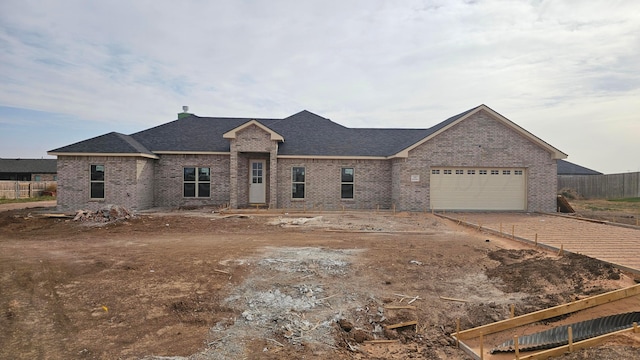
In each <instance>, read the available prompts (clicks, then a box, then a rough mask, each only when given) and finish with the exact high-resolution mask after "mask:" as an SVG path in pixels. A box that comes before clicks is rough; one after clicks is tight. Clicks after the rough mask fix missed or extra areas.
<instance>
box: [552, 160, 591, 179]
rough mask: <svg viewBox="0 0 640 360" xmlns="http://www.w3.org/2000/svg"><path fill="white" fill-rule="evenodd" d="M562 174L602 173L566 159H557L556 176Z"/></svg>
mask: <svg viewBox="0 0 640 360" xmlns="http://www.w3.org/2000/svg"><path fill="white" fill-rule="evenodd" d="M564 175H602V173H601V172H599V171H595V170H591V169H589V168H586V167H584V166H580V165H578V164H574V163H572V162H568V161H567V160H558V176H564Z"/></svg>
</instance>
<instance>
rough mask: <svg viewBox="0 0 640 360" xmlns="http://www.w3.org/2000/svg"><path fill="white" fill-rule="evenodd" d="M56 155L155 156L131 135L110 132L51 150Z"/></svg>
mask: <svg viewBox="0 0 640 360" xmlns="http://www.w3.org/2000/svg"><path fill="white" fill-rule="evenodd" d="M51 152H54V153H94V154H147V155H153V153H152V152H151V151H149V150H148V149H147V148H146V147H145V146H143V145H142V144H140V143H139V142H138V141H137V140H136V139H134V138H133V137H131V136H129V135H125V134H121V133H117V132H110V133H108V134H104V135H100V136H97V137H94V138H91V139H87V140H83V141H80V142H77V143H75V144H71V145H67V146H63V147H61V148H58V149H55V150H51Z"/></svg>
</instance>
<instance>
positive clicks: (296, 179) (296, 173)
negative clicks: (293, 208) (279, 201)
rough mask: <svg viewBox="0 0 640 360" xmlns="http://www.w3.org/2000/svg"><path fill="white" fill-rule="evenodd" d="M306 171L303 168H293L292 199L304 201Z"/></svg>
mask: <svg viewBox="0 0 640 360" xmlns="http://www.w3.org/2000/svg"><path fill="white" fill-rule="evenodd" d="M304 182H305V171H304V168H303V167H293V168H292V169H291V197H292V198H294V199H304Z"/></svg>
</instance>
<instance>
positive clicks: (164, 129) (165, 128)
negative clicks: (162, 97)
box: [131, 115, 278, 152]
mask: <svg viewBox="0 0 640 360" xmlns="http://www.w3.org/2000/svg"><path fill="white" fill-rule="evenodd" d="M251 120H252V119H249V118H222V117H199V116H196V115H191V116H187V117H184V118H182V119H178V120H174V121H171V122H169V123H166V124H162V125H159V126H156V127H153V128H151V129H147V130H143V131H140V132H137V133H135V134H132V135H131V137H132V138H134V139H136V140H138V141H139V142H140V143H141V144H143V145H144V146H145V147H146V148H147V149H149V150H151V151H212V152H228V151H229V140H228V139H224V138H223V137H222V135H223V134H224V133H226V132H227V131H230V130H232V129H234V128H236V127H238V126H240V125H242V124H244V123H246V122H248V121H251ZM255 120H257V121H259V122H260V123H262V124H264V125H266V126H269V125H268V124H271V123H273V122H277V121H278V120H274V119H255Z"/></svg>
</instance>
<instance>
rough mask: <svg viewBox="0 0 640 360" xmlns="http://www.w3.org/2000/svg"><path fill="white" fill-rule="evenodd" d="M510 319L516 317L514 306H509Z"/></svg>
mask: <svg viewBox="0 0 640 360" xmlns="http://www.w3.org/2000/svg"><path fill="white" fill-rule="evenodd" d="M511 317H512V318H514V317H516V306H515V305H514V304H511Z"/></svg>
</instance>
